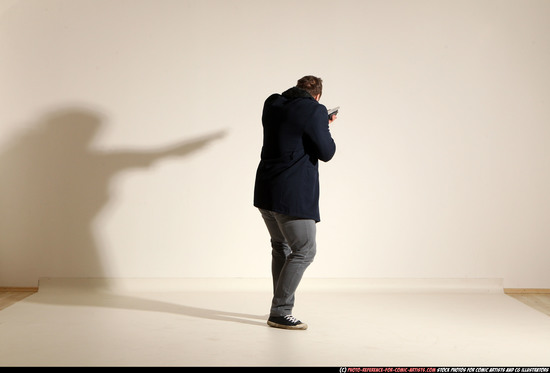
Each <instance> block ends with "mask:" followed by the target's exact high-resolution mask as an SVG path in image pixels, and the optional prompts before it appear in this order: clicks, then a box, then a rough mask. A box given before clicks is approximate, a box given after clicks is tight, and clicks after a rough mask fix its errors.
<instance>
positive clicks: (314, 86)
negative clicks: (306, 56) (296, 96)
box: [296, 75, 323, 97]
mask: <svg viewBox="0 0 550 373" xmlns="http://www.w3.org/2000/svg"><path fill="white" fill-rule="evenodd" d="M296 87H298V88H301V89H303V90H305V91H307V92H309V94H310V95H312V96H313V97H315V96H317V95H321V94H322V93H323V80H322V79H321V78H317V77H315V76H312V75H307V76H304V77H303V78H301V79H300V80H298V84H297V85H296Z"/></svg>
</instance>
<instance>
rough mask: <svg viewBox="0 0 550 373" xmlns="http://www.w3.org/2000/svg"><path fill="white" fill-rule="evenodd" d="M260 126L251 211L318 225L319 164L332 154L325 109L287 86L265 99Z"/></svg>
mask: <svg viewBox="0 0 550 373" xmlns="http://www.w3.org/2000/svg"><path fill="white" fill-rule="evenodd" d="M262 124H263V146H262V152H261V160H260V164H259V166H258V169H257V172H256V182H255V187H254V206H256V207H258V208H262V209H266V210H270V211H274V212H278V213H281V214H285V215H290V216H294V217H298V218H306V219H313V220H315V221H317V222H318V221H320V220H321V218H320V214H319V160H321V161H324V162H327V161H329V160H330V159H331V158H332V157H333V156H334V153H335V151H336V145H335V143H334V140H333V139H332V136H331V134H330V131H329V125H328V114H327V108H326V107H325V106H324V105H322V104H320V103H319V102H317V100H315V99H314V98H313V97H312V96H311V95H310V94H309V93H308V92H307V91H305V90H302V89H300V88H297V87H293V88H290V89H289V90H287V91H285V92H283V93H282V94H273V95H271V96H269V97H268V98H267V100H266V101H265V103H264V108H263V114H262Z"/></svg>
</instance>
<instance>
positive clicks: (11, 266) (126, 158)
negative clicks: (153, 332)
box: [0, 108, 225, 317]
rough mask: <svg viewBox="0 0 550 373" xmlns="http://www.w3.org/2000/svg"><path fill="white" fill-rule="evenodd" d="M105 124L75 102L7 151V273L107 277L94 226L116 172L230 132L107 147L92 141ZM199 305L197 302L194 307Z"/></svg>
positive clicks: (2, 210)
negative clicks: (145, 146)
mask: <svg viewBox="0 0 550 373" xmlns="http://www.w3.org/2000/svg"><path fill="white" fill-rule="evenodd" d="M102 124H103V123H102V116H101V115H100V114H99V113H97V112H94V111H91V110H87V109H78V108H75V109H71V108H69V109H67V110H62V111H58V112H55V113H53V114H52V115H50V116H48V117H46V118H45V119H44V120H42V121H41V122H39V123H38V125H36V126H35V127H33V128H31V129H30V130H28V131H25V132H24V133H22V134H21V135H19V136H18V137H17V138H15V139H14V140H12V141H11V142H10V143H9V144H8V145H7V147H6V149H4V150H1V151H0V175H2V176H1V177H2V181H1V183H0V272H1V274H0V279H3V281H6V279H10V280H11V281H15V282H16V283H17V282H18V281H24V279H25V278H28V276H29V275H30V276H36V278H37V279H38V278H39V277H43V276H49V275H50V274H52V273H54V274H58V276H60V277H102V276H103V275H104V263H102V262H101V258H100V257H99V253H98V247H97V243H96V238H95V236H94V232H93V227H94V220H95V218H96V217H97V216H98V214H99V213H100V212H101V210H102V209H103V208H104V206H106V204H107V203H108V202H109V188H110V181H111V179H112V178H113V176H115V175H117V174H118V173H120V172H122V171H125V170H128V169H132V168H146V167H148V166H151V165H152V164H154V163H155V162H159V161H161V160H165V159H167V158H170V157H185V156H188V155H190V154H192V153H196V152H198V151H199V150H203V149H205V148H206V147H207V146H208V145H210V144H211V143H213V142H214V141H216V140H220V139H222V138H223V137H224V136H225V131H219V132H213V133H209V134H206V135H204V136H201V137H199V138H195V139H192V140H185V141H180V142H178V143H175V144H170V145H167V146H165V147H162V148H160V149H154V150H127V151H101V150H97V149H94V148H93V147H92V142H93V140H94V138H95V136H96V135H97V133H98V132H99V131H100V129H101V126H102ZM25 276H26V277H25ZM130 303H131V302H126V304H130ZM141 304H142V305H143V303H141ZM149 306H150V307H153V308H158V306H159V305H157V306H154V305H152V304H149ZM168 308H169V309H170V310H172V311H174V309H175V308H174V307H168ZM176 308H177V307H176ZM179 309H180V310H185V308H181V307H180V308H179ZM189 309H190V308H189ZM199 313H200V312H199V310H197V309H194V310H193V314H194V315H197V314H199ZM212 315H213V313H212V312H209V317H212Z"/></svg>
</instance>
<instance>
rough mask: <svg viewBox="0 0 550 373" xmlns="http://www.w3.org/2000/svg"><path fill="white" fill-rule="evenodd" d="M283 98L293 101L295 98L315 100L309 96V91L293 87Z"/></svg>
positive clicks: (285, 92)
mask: <svg viewBox="0 0 550 373" xmlns="http://www.w3.org/2000/svg"><path fill="white" fill-rule="evenodd" d="M282 96H283V97H286V98H289V99H293V98H311V99H314V98H313V96H312V95H310V94H309V92H308V91H306V90H304V89H301V88H298V87H292V88H290V89H287V90H286V91H284V92H283V93H282Z"/></svg>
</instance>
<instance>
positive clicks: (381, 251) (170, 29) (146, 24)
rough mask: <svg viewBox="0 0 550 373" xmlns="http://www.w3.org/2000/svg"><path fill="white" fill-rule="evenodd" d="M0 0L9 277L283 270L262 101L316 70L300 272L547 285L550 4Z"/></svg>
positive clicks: (1, 264) (0, 277)
mask: <svg viewBox="0 0 550 373" xmlns="http://www.w3.org/2000/svg"><path fill="white" fill-rule="evenodd" d="M0 4H1V5H0V63H1V65H0V68H1V69H0V102H2V107H1V109H0V125H1V129H0V175H1V178H2V181H1V183H0V184H1V186H0V203H1V206H0V286H35V285H36V283H37V280H38V278H39V277H67V276H70V277H140V278H151V277H162V278H181V277H268V276H270V273H269V266H270V264H269V261H270V253H269V250H270V248H269V241H268V237H267V232H266V230H265V228H264V226H263V223H262V221H261V218H260V216H259V214H258V212H257V211H256V210H255V209H254V208H253V207H252V192H253V182H254V174H255V169H256V165H257V162H258V159H259V151H260V146H261V124H260V116H261V106H262V103H263V100H264V99H265V98H266V97H267V96H268V95H269V94H271V93H273V92H281V91H282V90H285V89H287V88H289V87H290V86H292V85H294V84H295V81H296V80H297V79H298V78H299V77H301V76H303V75H306V74H315V75H318V76H321V77H322V78H323V79H324V82H325V92H324V94H323V98H322V102H323V103H324V104H326V105H327V106H335V105H340V106H341V112H340V116H339V119H338V121H337V122H336V123H335V124H334V125H333V129H332V133H333V136H334V138H335V140H336V142H337V154H336V156H335V158H334V159H333V160H332V161H331V162H329V163H327V164H322V165H321V183H322V185H321V214H322V222H321V223H320V224H319V226H318V255H317V258H316V261H315V263H314V264H313V265H312V266H311V267H310V269H309V270H308V272H307V274H306V275H307V276H309V277H325V278H331V277H353V278H365V277H366V278H469V279H472V278H473V279H475V278H503V279H504V286H505V287H531V288H536V287H539V288H541V287H542V288H549V287H550V274H549V272H548V271H547V265H548V263H549V261H550V250H549V249H550V230H549V229H548V227H549V226H550V197H549V193H548V191H549V190H550V173H549V169H550V167H549V166H550V149H549V148H548V144H549V140H550V109H549V108H550V73H549V69H548V66H550V2H548V1H546V0H540V1H533V0H524V1H516V0H494V1H489V0H472V1H466V0H456V1H445V0H444V1H440V0H432V1H430V0H424V1H421V0H417V1H393V0H380V1H369V0H348V1H340V0H339V1H336V0H315V1H310V0H301V1H294V0H281V1H278V2H273V1H264V0H232V1H228V0H116V1H113V0H21V1H16V0H11V1H6V0H4V1H2V2H0ZM171 146H175V147H177V148H178V149H176V150H175V151H173V152H172V153H170V152H169V151H168V150H167V149H168V148H169V147H171Z"/></svg>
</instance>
